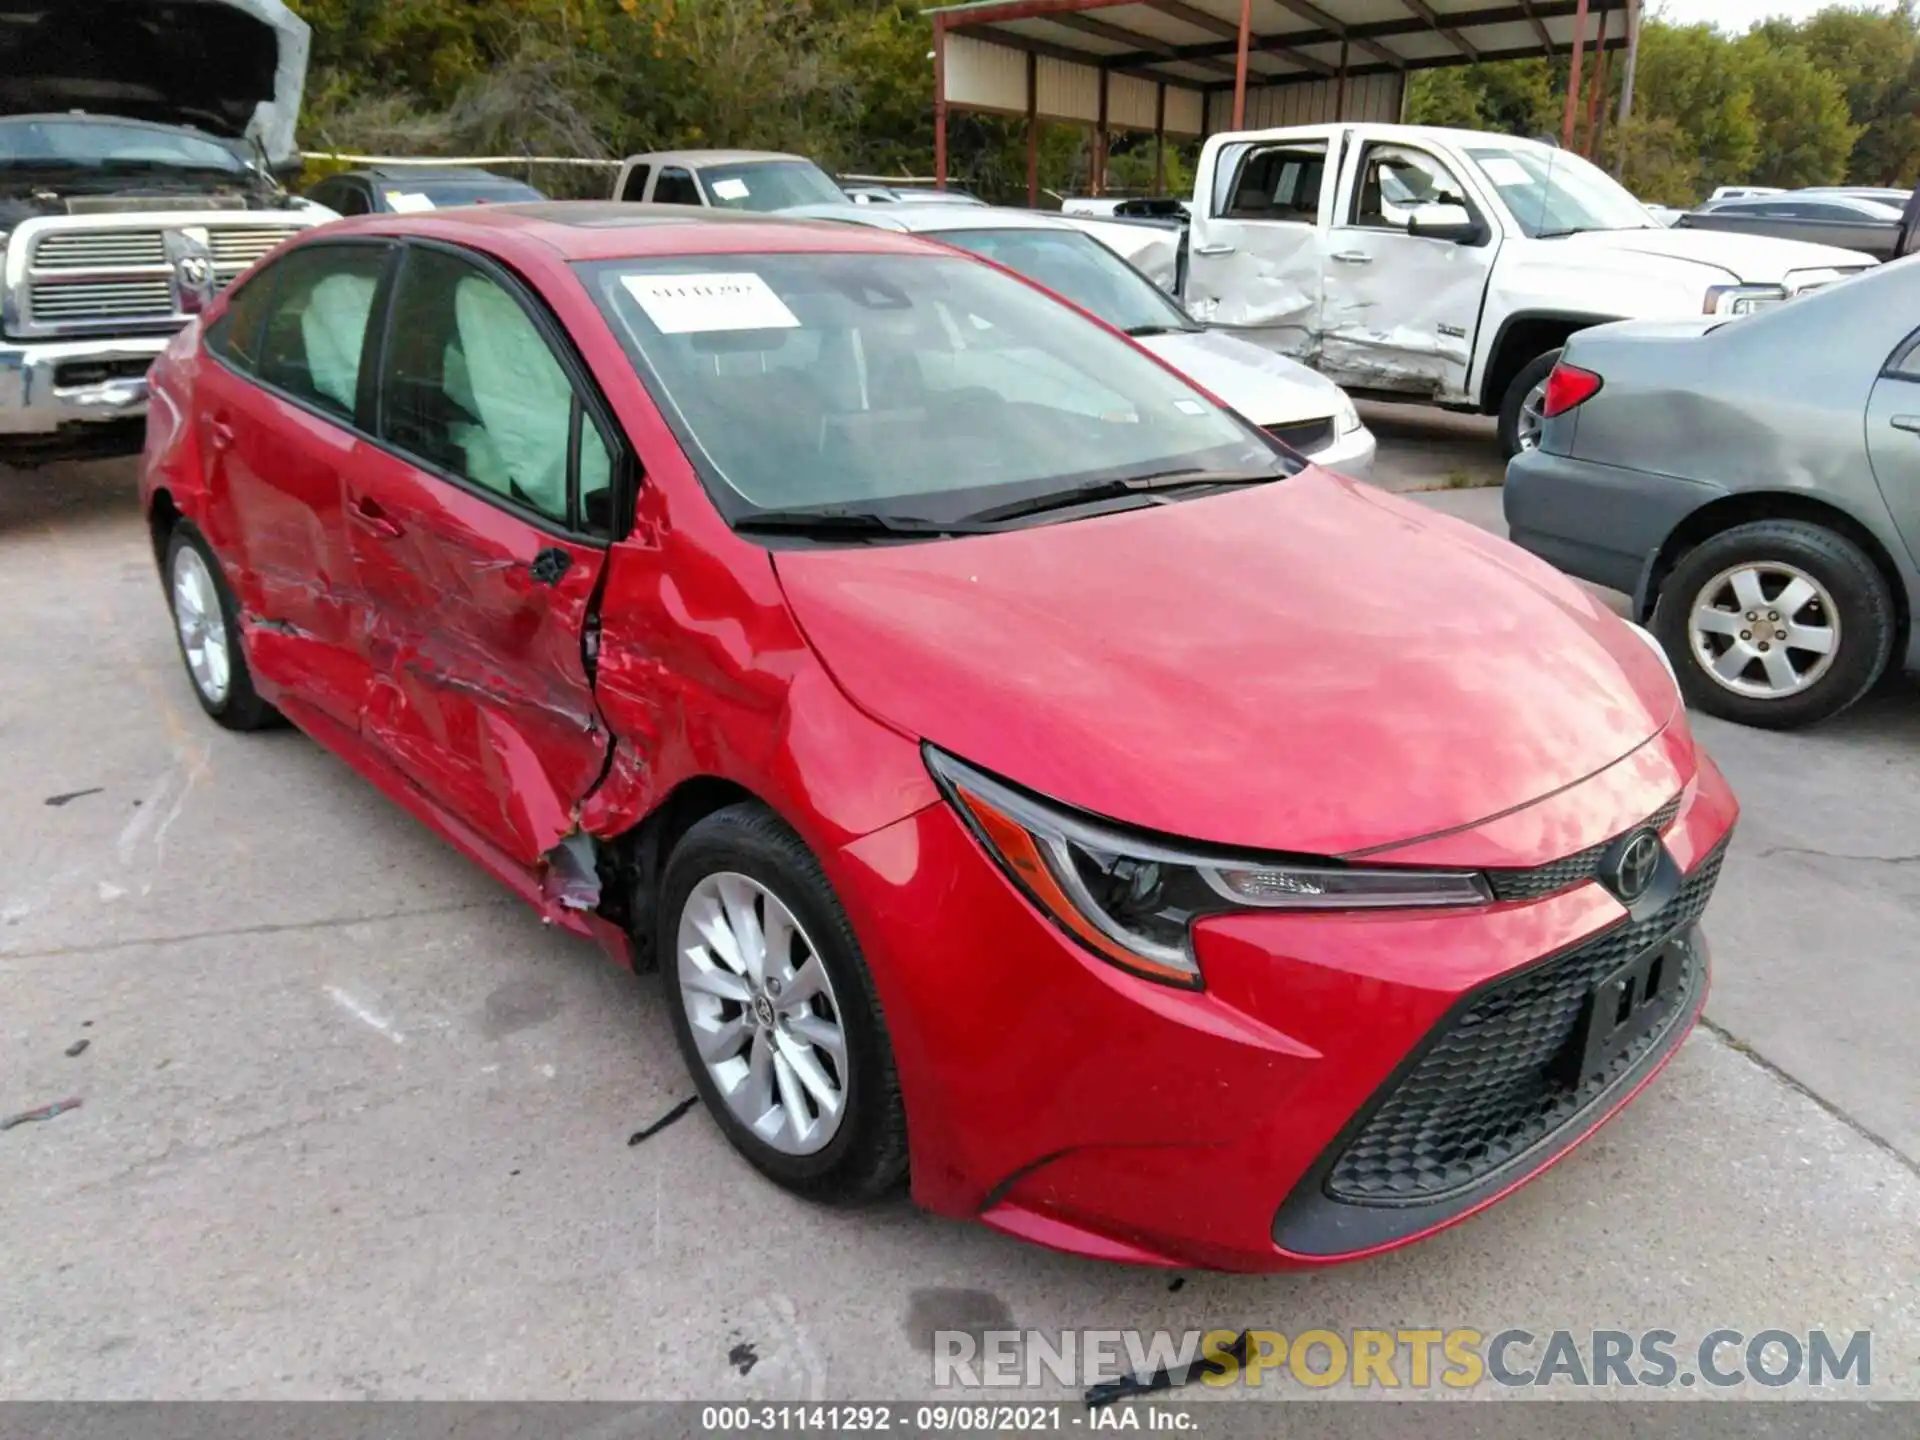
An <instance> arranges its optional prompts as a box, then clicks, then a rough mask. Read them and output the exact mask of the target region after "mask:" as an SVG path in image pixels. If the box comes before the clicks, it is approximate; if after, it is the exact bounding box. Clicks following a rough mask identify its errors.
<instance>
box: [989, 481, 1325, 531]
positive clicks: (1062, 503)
mask: <svg viewBox="0 0 1920 1440" xmlns="http://www.w3.org/2000/svg"><path fill="white" fill-rule="evenodd" d="M1286 478H1287V475H1286V472H1285V471H1271V470H1159V471H1155V472H1154V473H1153V474H1151V475H1135V476H1133V477H1131V478H1129V479H1125V480H1100V481H1096V482H1095V483H1093V484H1091V485H1081V486H1079V487H1077V488H1075V489H1072V490H1056V491H1054V492H1053V493H1051V494H1048V495H1035V496H1032V497H1030V498H1028V499H1025V500H1010V501H1008V502H1007V503H1006V504H1005V505H995V506H993V507H992V508H991V509H987V510H978V511H975V512H974V513H973V514H972V515H969V516H968V517H967V519H969V520H972V521H983V522H987V523H990V524H992V523H998V522H999V521H1002V520H1018V519H1022V518H1024V517H1026V516H1028V515H1043V514H1045V513H1046V512H1047V511H1049V510H1065V509H1067V508H1069V507H1070V506H1074V505H1086V504H1091V503H1093V502H1094V501H1098V500H1123V499H1127V498H1130V497H1132V496H1135V495H1138V496H1140V497H1141V498H1142V499H1146V500H1154V499H1157V498H1159V497H1161V496H1163V495H1164V494H1165V492H1167V491H1170V490H1189V489H1206V490H1213V489H1224V488H1227V487H1230V486H1235V485H1265V484H1268V483H1269V482H1271V481H1274V480H1284V479H1286Z"/></svg>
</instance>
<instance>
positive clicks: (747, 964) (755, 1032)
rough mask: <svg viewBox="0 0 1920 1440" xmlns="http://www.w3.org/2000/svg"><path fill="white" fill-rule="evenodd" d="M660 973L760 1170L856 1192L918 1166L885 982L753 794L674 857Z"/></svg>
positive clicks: (709, 1092)
mask: <svg viewBox="0 0 1920 1440" xmlns="http://www.w3.org/2000/svg"><path fill="white" fill-rule="evenodd" d="M660 900H661V903H660V908H659V922H658V923H659V941H658V943H659V951H658V953H659V954H660V956H661V961H662V963H661V966H660V976H661V984H662V988H663V990H664V991H665V995H666V1000H667V1009H668V1013H669V1015H670V1016H671V1018H672V1022H673V1029H674V1034H675V1036H676V1037H677V1038H678V1040H679V1042H680V1051H681V1054H682V1055H683V1056H684V1057H685V1059H686V1062H687V1069H688V1070H689V1071H690V1072H691V1073H692V1075H693V1081H694V1084H695V1086H696V1087H698V1089H699V1091H700V1095H701V1098H702V1099H703V1100H705V1101H706V1104H707V1109H708V1110H709V1112H711V1113H712V1115H713V1117H714V1119H715V1120H716V1121H717V1122H718V1123H719V1125H720V1128H721V1130H722V1131H724V1132H725V1134H726V1136H727V1139H728V1140H729V1141H731V1142H732V1144H733V1146H734V1148H735V1149H736V1150H738V1151H739V1152H740V1153H741V1154H742V1155H743V1156H745V1157H746V1159H747V1160H748V1161H749V1162H750V1163H751V1164H752V1165H753V1166H754V1167H755V1168H756V1169H758V1170H759V1171H760V1172H761V1173H762V1174H764V1175H766V1176H767V1177H768V1178H769V1179H771V1180H773V1181H774V1182H776V1183H777V1184H779V1185H781V1186H784V1187H785V1188H786V1189H788V1190H791V1191H794V1192H795V1193H796V1194H800V1195H804V1196H806V1197H808V1198H809V1199H814V1200H824V1201H831V1202H836V1203H843V1204H844V1203H856V1202H859V1201H862V1200H866V1199H870V1198H872V1197H874V1196H876V1195H878V1194H881V1193H882V1192H884V1191H886V1190H889V1189H891V1188H893V1187H894V1186H895V1185H896V1184H897V1183H898V1182H899V1181H900V1179H901V1178H902V1177H903V1176H904V1175H905V1174H906V1167H907V1146H906V1114H905V1108H904V1106H903V1104H902V1101H901V1098H900V1082H899V1078H898V1075H897V1074H896V1072H895V1069H894V1062H893V1050H892V1047H891V1045H890V1043H889V1041H888V1038H887V1032H886V1027H885V1024H884V1022H883V1021H882V1019H881V1015H880V1004H879V1000H878V999H877V997H876V996H875V994H874V989H873V978H872V976H871V975H869V974H868V972H867V967H866V961H865V960H864V959H863V958H862V956H861V953H860V946H859V943H858V942H857V941H856V940H855V939H854V935H853V927H852V926H851V925H850V924H849V923H848V921H847V916H846V912H845V911H843V910H842V909H841V908H840V902H839V901H838V900H837V899H836V898H835V897H834V894H833V890H832V888H831V887H830V886H829V885H828V884H827V879H826V876H825V874H824V873H823V872H822V871H821V869H820V865H819V862H818V861H816V860H815V859H814V857H813V855H812V852H810V851H809V850H808V849H807V847H806V846H805V845H804V844H803V843H802V842H801V841H800V838H799V837H798V836H797V835H795V834H794V833H793V832H792V831H791V830H789V829H788V828H787V827H786V826H785V825H783V824H782V823H781V822H780V821H779V820H778V819H777V818H776V817H775V816H774V815H773V814H772V813H771V812H769V811H768V810H766V809H765V808H764V807H762V806H760V805H756V804H740V805H731V806H728V807H727V808H726V809H724V810H719V811H716V812H715V813H714V814H712V815H709V816H707V817H706V818H705V819H704V820H701V821H700V822H699V823H698V824H696V825H695V826H694V827H693V828H692V829H691V830H689V831H688V832H687V834H686V836H685V838H683V839H682V840H681V841H680V843H679V845H677V846H676V847H675V848H674V852H673V855H672V857H671V858H670V859H669V860H668V861H667V869H666V876H665V879H664V882H663V884H662V886H661V895H660Z"/></svg>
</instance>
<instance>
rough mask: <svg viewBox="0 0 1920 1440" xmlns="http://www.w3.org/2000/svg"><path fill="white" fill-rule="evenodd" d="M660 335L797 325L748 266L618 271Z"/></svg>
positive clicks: (796, 317)
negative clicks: (688, 271) (710, 271)
mask: <svg viewBox="0 0 1920 1440" xmlns="http://www.w3.org/2000/svg"><path fill="white" fill-rule="evenodd" d="M620 283H621V284H622V285H625V286H626V287H627V293H628V294H629V295H631V296H633V298H634V299H635V300H638V301H639V302H640V308H641V309H642V310H644V311H646V312H647V318H648V319H649V320H651V321H652V322H653V323H654V327H655V328H656V329H658V330H659V331H660V333H661V334H662V335H698V334H701V333H703V332H705V331H711V330H797V329H798V328H799V327H800V319H799V317H798V316H796V315H795V314H794V313H793V312H792V311H791V310H789V309H788V308H787V307H786V303H785V302H784V301H782V300H781V298H780V297H779V296H778V295H776V294H774V293H773V289H772V287H771V286H769V285H768V284H767V282H766V281H765V280H762V279H761V278H760V277H759V276H758V275H755V274H754V273H753V272H751V271H739V272H736V273H730V274H714V275H622V276H621V277H620Z"/></svg>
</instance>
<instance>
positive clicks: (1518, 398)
mask: <svg viewBox="0 0 1920 1440" xmlns="http://www.w3.org/2000/svg"><path fill="white" fill-rule="evenodd" d="M1559 363H1560V352H1559V351H1558V350H1549V351H1547V353H1546V354H1544V355H1536V356H1534V358H1533V359H1531V360H1529V361H1528V362H1527V363H1526V364H1525V365H1523V366H1521V367H1520V373H1519V374H1518V375H1515V376H1514V377H1513V379H1512V381H1511V382H1510V383H1509V384H1508V385H1507V393H1506V394H1505V395H1503V396H1502V397H1501V398H1500V453H1501V455H1502V456H1503V457H1504V458H1506V459H1508V460H1511V459H1512V458H1513V457H1514V456H1516V455H1518V454H1519V453H1520V452H1521V451H1522V450H1531V449H1533V448H1534V447H1535V446H1536V445H1538V444H1539V443H1540V426H1541V424H1542V422H1543V421H1544V419H1545V416H1544V415H1543V414H1542V413H1541V410H1542V407H1543V406H1544V405H1545V404H1546V400H1547V376H1549V375H1551V374H1552V373H1553V367H1554V366H1555V365H1557V364H1559Z"/></svg>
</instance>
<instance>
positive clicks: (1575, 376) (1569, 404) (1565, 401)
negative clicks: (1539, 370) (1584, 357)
mask: <svg viewBox="0 0 1920 1440" xmlns="http://www.w3.org/2000/svg"><path fill="white" fill-rule="evenodd" d="M1601 383H1602V382H1601V380H1600V377H1599V376H1598V375H1596V374H1594V373H1593V372H1592V371H1591V370H1582V369H1581V368H1580V367H1579V366H1578V365H1567V364H1560V365H1556V366H1554V367H1553V371H1552V373H1551V374H1549V375H1548V376H1547V398H1546V400H1545V401H1544V402H1543V403H1542V404H1541V406H1540V413H1541V414H1542V415H1543V416H1545V417H1546V418H1547V419H1549V420H1551V419H1552V418H1553V417H1554V416H1556V415H1564V414H1566V413H1567V411H1569V410H1571V409H1573V407H1574V406H1576V405H1582V404H1585V403H1586V402H1587V401H1589V400H1591V399H1592V398H1593V397H1594V396H1596V395H1598V394H1599V393H1600V385H1601Z"/></svg>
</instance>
